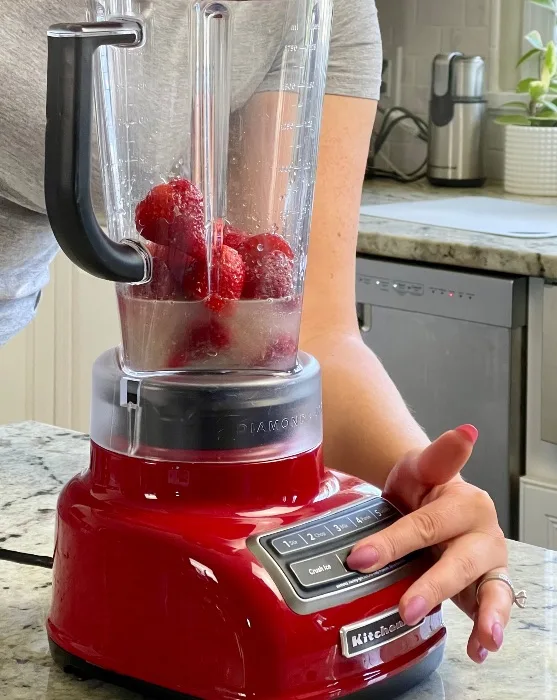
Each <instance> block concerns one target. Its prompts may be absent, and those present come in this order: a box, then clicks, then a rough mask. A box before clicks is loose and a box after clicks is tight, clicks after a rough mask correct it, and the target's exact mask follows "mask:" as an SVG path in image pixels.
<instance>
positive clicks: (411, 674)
mask: <svg viewBox="0 0 557 700" xmlns="http://www.w3.org/2000/svg"><path fill="white" fill-rule="evenodd" d="M48 642H49V647H50V653H51V655H52V658H53V660H54V663H55V664H56V665H57V666H59V667H60V668H61V669H62V670H63V671H64V673H68V674H71V675H73V676H75V677H76V678H78V679H79V680H93V679H94V680H99V681H102V682H103V683H111V684H113V685H117V686H120V687H121V688H124V689H126V690H130V691H132V692H135V693H138V694H140V695H142V696H144V697H146V698H153V700H202V699H200V698H194V697H193V696H191V695H184V694H183V693H178V692H176V691H174V690H168V689H167V688H163V687H161V686H158V685H153V684H152V683H146V682H144V681H140V680H137V679H136V678H131V677H129V676H122V675H120V674H118V673H114V672H112V671H106V670H105V669H102V668H99V667H98V666H94V665H93V664H90V663H88V662H87V661H83V660H82V659H80V658H79V657H77V656H74V655H73V654H70V653H68V652H67V651H64V649H62V648H61V647H60V646H58V645H57V644H56V643H55V642H53V641H52V639H49V640H48ZM444 650H445V640H444V639H443V641H442V643H441V644H439V645H438V646H437V647H436V648H433V649H432V650H431V651H430V653H428V654H426V655H425V656H424V658H423V659H421V661H419V662H418V663H416V664H414V665H412V666H410V667H409V668H407V669H405V670H403V671H401V672H400V673H397V674H396V675H395V676H390V677H388V678H386V679H385V680H382V681H378V682H376V683H373V684H371V685H369V686H368V687H367V688H363V689H361V690H358V691H356V692H354V693H348V694H346V695H342V696H341V697H342V698H346V700H367V699H368V698H369V699H370V700H371V698H373V700H393V698H396V697H398V696H399V695H402V694H403V693H405V692H406V691H407V690H410V689H411V688H413V687H415V686H417V685H419V684H420V683H423V682H424V681H425V680H426V679H427V678H428V677H429V676H430V675H431V674H432V673H433V672H434V671H435V670H436V669H437V668H438V667H439V665H440V664H441V661H442V660H443V653H444ZM337 697H338V696H337ZM316 700H317V698H316Z"/></svg>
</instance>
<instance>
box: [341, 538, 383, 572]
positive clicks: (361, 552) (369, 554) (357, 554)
mask: <svg viewBox="0 0 557 700" xmlns="http://www.w3.org/2000/svg"><path fill="white" fill-rule="evenodd" d="M378 561H379V552H378V551H377V550H376V549H375V547H372V546H371V545H368V544H365V545H363V546H362V547H358V548H357V549H354V550H352V552H350V554H349V555H348V557H347V559H346V565H347V566H348V568H349V569H352V570H353V571H362V572H363V571H367V569H371V567H372V566H375V564H377V562H378Z"/></svg>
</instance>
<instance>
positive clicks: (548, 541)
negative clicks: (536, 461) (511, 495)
mask: <svg viewBox="0 0 557 700" xmlns="http://www.w3.org/2000/svg"><path fill="white" fill-rule="evenodd" d="M520 541H521V542H526V543H527V544H533V545H536V546H537V547H545V549H553V550H557V484H549V483H544V482H540V481H534V480H533V479H529V478H528V477H523V478H522V479H521V480H520Z"/></svg>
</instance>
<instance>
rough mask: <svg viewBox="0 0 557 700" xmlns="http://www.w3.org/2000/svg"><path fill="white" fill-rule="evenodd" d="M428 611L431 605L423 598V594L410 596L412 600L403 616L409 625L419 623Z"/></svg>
mask: <svg viewBox="0 0 557 700" xmlns="http://www.w3.org/2000/svg"><path fill="white" fill-rule="evenodd" d="M428 612H429V606H428V604H427V600H426V599H425V598H422V596H421V595H418V596H415V597H414V598H410V601H409V602H408V605H407V606H406V609H405V610H404V615H403V618H404V621H405V622H406V624H407V625H409V626H413V625H417V624H418V622H421V621H422V620H423V619H424V617H425V616H426V615H427V614H428Z"/></svg>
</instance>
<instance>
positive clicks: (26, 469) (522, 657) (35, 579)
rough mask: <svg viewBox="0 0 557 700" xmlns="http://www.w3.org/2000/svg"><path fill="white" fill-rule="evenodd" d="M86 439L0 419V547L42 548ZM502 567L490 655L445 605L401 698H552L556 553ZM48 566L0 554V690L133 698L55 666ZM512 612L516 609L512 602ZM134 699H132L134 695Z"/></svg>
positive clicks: (83, 458) (556, 671) (52, 696)
mask: <svg viewBox="0 0 557 700" xmlns="http://www.w3.org/2000/svg"><path fill="white" fill-rule="evenodd" d="M88 447H89V446H88V441H87V438H86V437H85V436H83V435H81V434H78V433H72V432H68V431H65V430H60V429H56V428H52V427H49V426H45V425H41V424H37V423H23V424H18V425H11V426H0V546H1V547H4V548H7V549H15V550H19V551H25V552H30V553H33V554H42V555H51V554H52V548H53V523H54V512H55V507H56V498H57V494H58V492H59V491H60V488H61V486H62V484H63V483H64V482H65V481H66V480H67V479H69V478H70V477H71V476H73V474H75V473H76V472H78V471H80V470H81V469H82V468H83V467H85V466H86V465H87V460H88ZM510 553H511V575H512V577H513V578H514V580H515V581H516V584H517V586H519V587H524V588H526V589H527V591H528V593H529V596H530V600H529V606H528V608H527V609H526V610H523V611H520V610H518V611H516V612H515V615H514V618H513V621H512V624H511V626H510V628H509V630H508V632H507V636H506V643H505V646H504V647H503V649H502V651H501V652H500V653H499V654H494V655H492V656H490V658H489V659H488V661H487V662H486V663H485V665H484V666H482V667H477V666H475V665H474V664H473V663H472V662H471V661H469V660H468V659H467V657H466V655H465V648H466V640H467V638H468V634H469V631H470V622H469V621H468V619H467V618H466V617H465V616H464V615H463V614H462V613H460V611H458V610H457V609H456V608H455V607H454V606H453V605H452V603H448V604H446V605H445V619H446V624H447V628H448V631H449V636H448V644H447V651H446V656H445V660H444V662H443V664H442V666H441V668H440V671H439V673H436V674H434V675H433V676H432V677H431V678H430V679H429V680H428V681H426V682H425V683H424V684H423V685H422V686H420V687H418V688H415V689H414V690H412V691H410V692H409V693H408V694H407V695H406V696H405V699H406V700H524V698H539V700H550V699H551V698H555V697H557V552H550V551H546V550H543V549H538V548H536V547H531V546H529V545H524V544H519V543H510ZM50 586H51V584H50V571H48V570H46V569H40V568H33V567H27V566H23V565H19V564H14V563H10V562H6V561H0V697H1V698H4V699H5V700H135V699H138V696H137V695H134V694H132V693H129V692H126V691H123V690H121V689H119V688H116V687H114V686H109V685H104V684H102V683H98V682H80V681H77V680H75V679H73V678H72V677H70V676H66V675H64V674H63V673H62V672H61V671H60V670H58V669H57V668H55V667H54V666H53V664H52V662H51V660H50V657H49V655H48V648H47V641H46V635H45V629H44V624H45V619H46V616H47V611H48V606H49V598H50ZM515 610H516V609H515ZM138 700H139V699H138Z"/></svg>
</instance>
